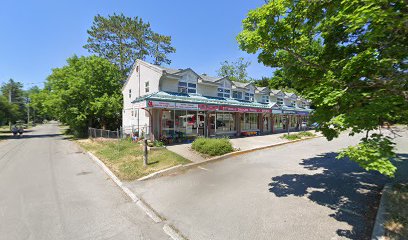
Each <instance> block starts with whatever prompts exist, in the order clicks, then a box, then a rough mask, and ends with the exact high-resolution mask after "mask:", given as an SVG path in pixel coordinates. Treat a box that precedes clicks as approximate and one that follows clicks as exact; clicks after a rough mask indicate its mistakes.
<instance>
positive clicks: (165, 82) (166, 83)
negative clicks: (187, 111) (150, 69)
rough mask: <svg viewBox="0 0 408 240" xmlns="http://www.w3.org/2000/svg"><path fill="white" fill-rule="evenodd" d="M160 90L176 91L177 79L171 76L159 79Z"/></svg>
mask: <svg viewBox="0 0 408 240" xmlns="http://www.w3.org/2000/svg"><path fill="white" fill-rule="evenodd" d="M160 91H167V92H177V91H178V80H177V79H173V78H164V77H163V78H162V79H161V80H160Z"/></svg>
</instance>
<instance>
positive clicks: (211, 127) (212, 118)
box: [208, 113, 216, 137]
mask: <svg viewBox="0 0 408 240" xmlns="http://www.w3.org/2000/svg"><path fill="white" fill-rule="evenodd" d="M215 118H216V116H215V113H210V114H208V120H209V121H208V127H209V129H208V136H209V137H214V136H215V128H216V126H215Z"/></svg>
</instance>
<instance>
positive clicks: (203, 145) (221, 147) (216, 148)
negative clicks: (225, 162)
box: [191, 137, 234, 156]
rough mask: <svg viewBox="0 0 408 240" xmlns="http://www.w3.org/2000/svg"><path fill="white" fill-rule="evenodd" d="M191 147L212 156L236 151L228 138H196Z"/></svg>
mask: <svg viewBox="0 0 408 240" xmlns="http://www.w3.org/2000/svg"><path fill="white" fill-rule="evenodd" d="M191 148H192V149H194V150H196V151H197V152H199V153H202V154H207V155H210V156H220V155H223V154H226V153H230V152H232V151H234V148H233V147H232V144H231V142H230V140H229V139H228V138H203V137H199V138H197V139H196V140H194V142H193V144H192V145H191Z"/></svg>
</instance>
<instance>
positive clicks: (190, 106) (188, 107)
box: [176, 103, 198, 110]
mask: <svg viewBox="0 0 408 240" xmlns="http://www.w3.org/2000/svg"><path fill="white" fill-rule="evenodd" d="M176 108H177V109H185V110H197V109H198V104H192V103H176Z"/></svg>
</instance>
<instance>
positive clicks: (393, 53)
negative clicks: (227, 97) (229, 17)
mask: <svg viewBox="0 0 408 240" xmlns="http://www.w3.org/2000/svg"><path fill="white" fill-rule="evenodd" d="M407 13H408V5H407V4H406V2H405V1H403V0H392V1H376V0H350V1H329V0H322V1H290V0H274V1H268V2H267V3H266V4H265V5H263V6H262V7H260V8H258V9H255V10H252V11H250V12H249V13H248V16H247V18H246V19H245V20H243V31H242V32H241V33H240V34H239V35H238V37H237V40H238V42H239V44H240V47H241V48H242V49H243V50H245V51H247V52H249V53H259V55H258V60H259V61H260V62H262V63H264V64H265V65H267V66H271V67H275V68H278V69H279V70H278V71H279V72H278V73H279V74H280V75H281V78H280V79H279V81H282V83H284V84H285V85H287V86H290V87H292V88H294V89H295V90H296V91H297V92H299V93H300V94H301V95H303V96H305V97H307V98H308V99H310V100H311V101H312V104H313V105H314V106H315V111H314V113H313V115H312V121H315V122H317V123H319V124H320V127H319V130H320V131H321V132H322V133H323V134H324V135H325V136H326V137H327V139H329V140H331V139H333V138H335V137H338V135H339V134H340V132H342V131H344V130H346V129H351V134H355V133H360V132H366V137H365V138H364V139H363V140H362V142H361V143H360V144H359V145H358V146H356V147H350V148H348V149H346V150H344V151H343V153H342V154H340V157H342V156H348V157H350V159H352V160H354V161H356V162H357V163H359V164H360V165H361V166H363V167H365V169H367V170H377V171H379V172H381V173H383V174H385V175H387V176H393V175H394V172H395V168H393V167H392V163H391V162H390V161H389V159H390V158H391V157H392V156H395V153H394V149H393V145H392V142H391V141H388V140H387V139H388V138H386V137H385V136H383V135H377V134H374V135H371V136H370V135H369V132H370V131H373V130H376V129H378V128H379V127H380V126H381V125H383V124H384V123H385V122H391V123H403V124H406V123H407V122H408V94H407V90H408V82H407V72H408V71H407V64H408V59H407V53H408V45H407V43H408V28H407V19H408V16H407ZM367 159H369V161H370V164H366V163H365V161H367ZM386 159H388V160H386Z"/></svg>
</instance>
